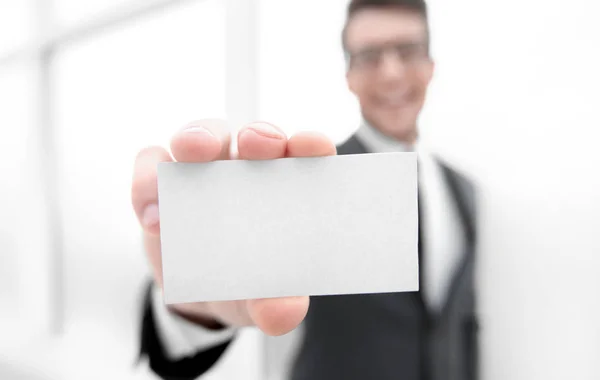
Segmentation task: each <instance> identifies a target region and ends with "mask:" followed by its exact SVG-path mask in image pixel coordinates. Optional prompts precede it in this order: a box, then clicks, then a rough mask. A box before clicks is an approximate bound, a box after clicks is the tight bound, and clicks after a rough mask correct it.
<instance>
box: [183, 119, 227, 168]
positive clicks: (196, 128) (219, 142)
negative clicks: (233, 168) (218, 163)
mask: <svg viewBox="0 0 600 380" xmlns="http://www.w3.org/2000/svg"><path fill="white" fill-rule="evenodd" d="M229 142H230V130H229V128H228V126H227V123H226V122H225V121H223V120H218V119H203V120H197V121H194V122H191V123H189V124H188V125H186V126H185V127H184V128H183V129H181V130H180V131H179V132H177V133H176V134H175V136H173V139H172V140H171V152H172V153H173V157H174V158H175V160H177V161H179V162H208V161H214V160H225V159H228V158H229Z"/></svg>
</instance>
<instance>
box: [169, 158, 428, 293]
mask: <svg viewBox="0 0 600 380" xmlns="http://www.w3.org/2000/svg"><path fill="white" fill-rule="evenodd" d="M158 189H159V208H160V223H161V244H162V261H163V277H164V297H165V301H166V302H167V303H169V304H171V303H186V302H200V301H225V300H238V299H252V298H271V297H283V296H298V295H335V294H364V293H388V292H402V291H416V290H418V283H419V278H418V254H417V244H418V211H417V207H418V205H417V158H416V155H415V154H414V153H384V154H361V155H345V156H332V157H315V158H283V159H278V160H268V161H242V160H237V161H217V162H211V163H161V164H159V166H158Z"/></svg>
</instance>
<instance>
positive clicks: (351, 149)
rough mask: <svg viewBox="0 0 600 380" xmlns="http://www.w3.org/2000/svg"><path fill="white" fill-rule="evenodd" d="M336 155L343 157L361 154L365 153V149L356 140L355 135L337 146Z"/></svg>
mask: <svg viewBox="0 0 600 380" xmlns="http://www.w3.org/2000/svg"><path fill="white" fill-rule="evenodd" d="M336 148H337V154H338V155H345V154H361V153H366V152H367V149H366V148H365V146H364V145H363V144H362V143H361V142H360V141H359V140H358V138H357V137H356V135H351V136H350V137H348V138H347V139H346V140H345V141H343V142H342V143H340V144H338V145H337V147H336Z"/></svg>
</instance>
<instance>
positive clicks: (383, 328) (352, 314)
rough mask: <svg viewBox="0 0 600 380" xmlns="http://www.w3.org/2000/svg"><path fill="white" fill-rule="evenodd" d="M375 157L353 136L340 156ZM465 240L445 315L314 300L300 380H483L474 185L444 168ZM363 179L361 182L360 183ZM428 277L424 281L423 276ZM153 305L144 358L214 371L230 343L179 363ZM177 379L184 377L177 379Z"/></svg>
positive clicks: (411, 306)
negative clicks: (167, 348)
mask: <svg viewBox="0 0 600 380" xmlns="http://www.w3.org/2000/svg"><path fill="white" fill-rule="evenodd" d="M360 153H367V150H366V149H365V147H364V146H363V144H361V143H360V141H359V140H358V139H357V138H355V137H351V138H350V139H349V140H348V141H346V142H345V143H344V144H342V145H341V146H339V147H338V154H360ZM440 164H441V167H442V171H443V175H444V180H445V181H446V183H447V185H448V188H449V189H450V193H451V194H452V197H453V199H454V201H455V206H456V208H457V210H458V214H459V216H460V220H461V222H462V226H463V231H464V235H465V236H464V237H465V242H466V244H465V252H464V253H463V255H462V257H461V259H460V260H461V262H460V265H459V269H458V271H457V272H456V274H455V275H454V278H453V280H452V283H451V288H450V291H449V293H448V294H449V297H448V298H447V300H446V302H445V304H444V306H443V308H442V309H441V312H435V313H434V312H432V311H431V310H429V309H428V307H427V306H426V304H425V302H424V300H423V299H422V297H421V293H419V292H413V293H390V294H369V295H345V296H324V297H311V305H310V309H309V312H308V315H307V317H306V319H305V321H304V326H303V327H304V330H303V331H304V336H303V340H302V344H301V346H300V349H299V352H298V355H297V357H296V358H295V361H294V366H293V368H292V371H291V377H292V380H329V379H344V380H359V379H360V380H364V379H380V380H387V379H405V380H424V379H425V380H475V379H477V378H478V376H477V372H478V343H477V342H478V338H477V335H478V323H477V317H476V305H475V289H474V264H475V244H476V229H475V201H474V200H475V198H474V195H475V194H474V189H473V187H472V185H471V184H470V183H469V181H467V180H466V179H465V178H464V177H463V176H462V175H460V174H459V173H457V172H456V171H454V170H452V169H450V168H449V167H448V166H447V165H445V164H444V163H443V162H441V161H440ZM357 180H360V179H357ZM421 278H422V277H421ZM150 300H151V298H150V297H149V296H148V297H147V298H146V305H145V310H144V321H143V326H142V345H141V353H142V355H147V356H148V358H149V362H150V366H151V367H152V369H153V370H154V371H155V372H156V373H157V374H159V375H160V376H162V377H163V378H165V379H193V378H195V377H196V376H198V375H200V374H202V373H204V372H205V371H206V370H207V369H208V368H210V367H211V366H212V365H213V364H214V363H215V362H216V361H217V360H218V359H219V357H220V355H221V354H222V353H223V352H224V350H226V348H227V346H228V344H229V342H228V343H226V344H223V345H221V346H218V347H215V348H213V349H211V350H208V351H205V352H200V353H198V354H197V355H196V356H195V357H192V358H188V359H184V360H181V361H178V362H170V361H169V360H167V359H166V358H165V355H164V352H163V350H162V347H161V344H160V341H159V339H158V337H157V334H156V327H155V325H154V320H153V317H152V313H151V305H150V304H149V303H150V302H151V301H150ZM175 375H177V376H175Z"/></svg>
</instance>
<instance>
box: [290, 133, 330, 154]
mask: <svg viewBox="0 0 600 380" xmlns="http://www.w3.org/2000/svg"><path fill="white" fill-rule="evenodd" d="M335 154H336V147H335V144H334V143H333V142H332V141H331V140H330V139H329V138H328V137H327V136H325V135H323V134H321V133H318V132H300V133H298V134H296V135H294V136H292V137H291V138H290V139H289V141H288V144H287V152H286V156H287V157H318V156H334V155H335Z"/></svg>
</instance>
